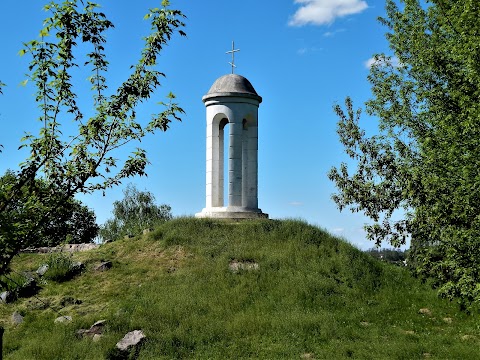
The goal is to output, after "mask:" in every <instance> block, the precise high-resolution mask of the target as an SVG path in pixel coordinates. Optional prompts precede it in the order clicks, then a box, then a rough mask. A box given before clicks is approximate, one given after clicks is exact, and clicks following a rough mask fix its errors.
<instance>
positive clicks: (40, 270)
mask: <svg viewBox="0 0 480 360" xmlns="http://www.w3.org/2000/svg"><path fill="white" fill-rule="evenodd" d="M47 270H48V265H47V264H43V265H42V266H40V267H39V268H38V269H37V271H36V272H37V275H38V276H43V275H45V273H46V272H47Z"/></svg>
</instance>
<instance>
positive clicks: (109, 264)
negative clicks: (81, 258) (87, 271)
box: [94, 261, 112, 271]
mask: <svg viewBox="0 0 480 360" xmlns="http://www.w3.org/2000/svg"><path fill="white" fill-rule="evenodd" d="M111 267H112V262H111V261H103V262H101V263H100V264H98V265H97V266H95V269H94V270H95V271H107V270H108V269H110V268H111Z"/></svg>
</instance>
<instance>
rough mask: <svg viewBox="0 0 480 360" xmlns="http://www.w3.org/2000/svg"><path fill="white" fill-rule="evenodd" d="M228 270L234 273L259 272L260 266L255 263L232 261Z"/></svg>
mask: <svg viewBox="0 0 480 360" xmlns="http://www.w3.org/2000/svg"><path fill="white" fill-rule="evenodd" d="M228 268H229V269H230V271H232V272H235V273H236V272H239V271H240V270H247V271H249V270H258V269H259V268H260V265H258V263H256V262H254V261H238V260H232V261H231V262H230V264H228Z"/></svg>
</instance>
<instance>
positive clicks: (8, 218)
mask: <svg viewBox="0 0 480 360" xmlns="http://www.w3.org/2000/svg"><path fill="white" fill-rule="evenodd" d="M168 6H169V2H168V1H167V0H163V1H162V8H154V9H150V11H149V12H148V14H147V15H146V16H145V19H146V20H147V21H149V22H150V24H151V32H150V34H149V35H147V36H146V37H145V38H144V40H145V46H144V48H143V50H142V52H141V54H140V57H139V60H138V63H137V64H136V65H133V66H132V67H131V69H130V70H129V71H130V75H129V76H127V78H126V80H125V81H124V82H123V83H122V84H121V85H120V86H119V87H118V88H117V89H113V91H112V90H110V89H109V88H108V87H107V81H106V77H105V76H106V74H107V70H108V65H109V63H108V61H107V59H106V56H105V46H106V39H105V33H106V31H108V30H109V29H111V28H113V24H112V22H110V21H109V20H108V19H107V18H106V16H105V14H103V13H102V12H101V11H100V10H99V6H98V5H97V4H94V3H91V2H88V3H86V4H84V2H83V1H81V0H65V1H63V2H59V1H52V2H50V3H49V4H48V5H46V6H45V10H47V11H49V12H50V14H51V16H50V17H48V18H47V19H46V20H45V22H44V28H43V29H42V30H41V32H40V35H41V37H40V39H38V40H32V41H30V42H28V43H26V44H25V47H24V49H23V50H22V51H21V54H23V55H28V56H31V62H30V66H29V70H30V75H29V79H28V80H29V81H31V82H32V83H33V84H34V85H35V87H36V89H37V92H36V101H37V103H38V108H39V112H40V117H39V120H40V122H41V124H42V128H41V130H40V133H39V134H38V135H37V136H33V135H26V136H25V138H24V139H23V141H24V144H23V146H24V147H28V148H29V151H30V157H29V158H28V159H26V161H25V162H23V163H22V164H21V166H20V171H19V172H18V174H17V176H16V178H17V180H16V182H15V184H13V185H9V186H7V187H3V188H2V189H0V224H1V227H0V274H5V273H6V272H7V270H8V266H9V264H10V261H11V260H12V258H13V257H14V256H15V255H16V254H17V253H18V251H19V250H20V249H22V248H24V247H27V246H28V245H29V242H30V239H31V236H32V234H35V232H36V231H37V229H38V228H40V227H42V226H43V224H45V223H46V222H48V219H49V216H50V215H51V211H41V210H42V206H43V205H42V204H49V206H50V208H51V209H53V208H54V207H55V205H60V204H62V203H63V202H64V200H65V199H70V198H71V197H72V196H73V195H74V194H76V193H79V192H81V193H90V192H93V191H97V190H102V191H104V190H105V189H107V188H109V187H111V186H114V185H117V184H119V183H120V182H121V181H122V180H123V179H125V178H127V177H131V176H135V175H140V176H141V175H145V167H146V165H147V164H148V159H147V155H146V153H145V150H144V149H141V148H137V149H136V150H135V151H134V152H133V153H132V154H131V155H130V156H129V157H128V158H127V159H123V160H120V159H118V158H117V157H116V156H117V155H116V154H117V150H118V149H119V148H121V147H123V146H124V145H126V144H128V143H131V142H137V141H140V140H141V139H142V138H143V137H144V136H145V135H146V134H147V133H154V132H156V131H158V130H162V131H165V130H167V129H168V127H169V124H170V122H171V121H172V120H180V118H179V115H180V114H182V113H183V110H182V109H181V108H180V107H179V106H178V105H177V104H176V103H175V102H174V98H175V96H174V95H173V94H171V93H170V94H169V95H168V96H167V98H168V101H167V102H166V103H163V105H164V110H163V111H161V112H160V113H159V114H156V115H153V116H152V118H151V120H150V121H141V120H137V118H136V108H137V107H138V106H139V105H140V103H142V102H144V101H146V100H148V98H149V97H150V96H151V95H152V94H153V92H154V91H155V90H156V89H157V88H158V87H159V86H160V79H161V78H162V77H163V76H164V74H163V73H161V72H159V71H158V70H156V64H157V58H158V56H159V54H160V52H161V50H162V49H163V47H164V46H165V45H166V44H167V43H168V41H170V39H171V38H172V36H173V35H174V34H175V33H177V32H178V33H179V34H180V35H185V33H184V32H183V31H182V30H181V29H182V27H183V26H184V23H183V22H182V20H183V18H184V15H183V14H182V13H181V12H180V11H178V10H171V9H169V8H168ZM80 43H82V44H83V45H84V47H85V46H88V47H89V50H88V51H87V53H86V58H85V59H84V60H80V59H76V57H75V56H76V54H77V53H76V51H77V46H78V45H79V44H80ZM79 53H80V54H81V53H82V52H79ZM79 56H81V55H79ZM79 64H81V66H82V67H86V68H89V69H90V70H91V76H90V78H89V81H90V82H91V84H92V87H91V90H92V99H91V101H92V106H93V108H94V109H95V112H94V114H93V115H92V116H90V117H88V118H86V117H85V116H84V113H83V112H82V111H81V109H80V108H79V107H78V106H77V94H76V93H75V92H74V88H73V85H72V84H73V81H74V79H73V76H74V71H73V70H74V69H75V68H76V67H78V66H79ZM89 108H90V107H89ZM66 121H69V122H71V121H73V122H74V123H75V124H76V125H77V131H76V132H75V133H73V134H70V136H69V135H67V134H63V133H62V130H63V129H62V126H61V125H62V123H65V122H66ZM40 173H41V174H43V177H44V178H45V179H46V181H47V183H48V186H49V188H48V189H47V191H42V201H34V202H31V201H29V202H26V203H24V204H23V205H24V211H22V213H21V215H19V216H18V217H17V216H14V215H15V214H16V212H15V211H11V210H12V208H13V207H15V204H17V203H18V200H19V199H20V198H22V196H23V195H22V192H23V191H24V190H25V189H28V190H29V191H30V192H31V193H32V194H36V193H37V192H38V188H37V186H36V182H35V177H36V176H37V174H40Z"/></svg>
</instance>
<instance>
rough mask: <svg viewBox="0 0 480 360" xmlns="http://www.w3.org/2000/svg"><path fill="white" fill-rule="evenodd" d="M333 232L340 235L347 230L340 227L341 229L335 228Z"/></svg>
mask: <svg viewBox="0 0 480 360" xmlns="http://www.w3.org/2000/svg"><path fill="white" fill-rule="evenodd" d="M331 231H332V232H333V233H336V234H338V233H343V232H344V231H345V229H344V228H340V227H339V228H333V229H332V230H331Z"/></svg>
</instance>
